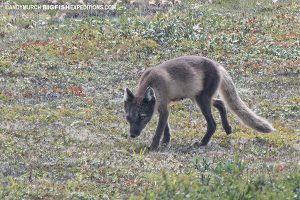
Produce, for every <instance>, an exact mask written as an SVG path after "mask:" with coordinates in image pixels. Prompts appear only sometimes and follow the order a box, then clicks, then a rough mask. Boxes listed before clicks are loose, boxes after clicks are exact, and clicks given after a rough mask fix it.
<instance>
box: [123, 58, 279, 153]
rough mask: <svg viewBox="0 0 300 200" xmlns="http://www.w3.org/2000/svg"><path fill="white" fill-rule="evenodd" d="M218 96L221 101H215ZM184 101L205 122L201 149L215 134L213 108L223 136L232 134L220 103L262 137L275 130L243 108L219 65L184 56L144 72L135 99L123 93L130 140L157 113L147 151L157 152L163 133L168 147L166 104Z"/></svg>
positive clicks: (126, 90)
mask: <svg viewBox="0 0 300 200" xmlns="http://www.w3.org/2000/svg"><path fill="white" fill-rule="evenodd" d="M218 93H220V95H221V97H222V100H220V99H214V96H215V95H217V94H218ZM185 98H190V99H192V100H193V101H194V102H196V103H197V104H198V106H199V107H200V109H201V111H202V113H203V115H204V117H205V119H206V121H207V131H206V134H205V135H204V137H203V139H202V140H201V143H200V145H201V146H205V145H207V143H208V142H209V140H210V138H211V137H212V135H213V134H214V132H215V130H216V122H215V120H214V118H213V116H212V112H211V107H212V106H214V107H216V108H217V109H218V110H219V112H220V115H221V121H222V125H223V128H224V130H225V132H226V133H227V134H230V133H231V131H232V129H231V126H230V124H229V123H228V120H227V115H226V108H225V106H224V103H223V101H224V102H225V104H226V106H228V108H229V109H230V110H231V111H232V112H233V113H234V114H235V115H236V116H237V117H238V118H239V119H240V120H241V121H242V122H243V123H244V124H245V125H247V126H249V127H251V128H253V129H255V130H256V131H259V132H263V133H269V132H272V131H274V130H275V129H274V128H273V127H272V125H271V124H270V123H269V122H267V121H266V120H265V119H262V118H260V117H259V116H257V115H256V114H255V113H254V112H253V111H251V110H250V109H249V108H248V107H247V106H246V105H245V103H244V102H243V101H242V100H241V99H240V97H239V95H238V93H237V90H236V88H235V86H234V84H233V81H232V80H231V78H230V76H229V74H228V73H227V72H226V70H225V69H224V68H223V67H222V66H221V65H220V64H218V63H217V62H215V61H212V60H210V59H208V58H205V57H200V56H183V57H178V58H175V59H172V60H168V61H166V62H163V63H162V64H160V65H158V66H156V67H153V68H150V69H147V70H146V71H145V72H144V73H143V74H142V76H141V78H140V80H139V84H138V89H137V91H136V94H135V95H134V94H133V93H132V92H131V91H130V90H129V89H128V88H126V89H125V92H124V102H125V105H124V106H125V113H126V120H127V121H128V122H129V124H130V136H131V137H133V138H134V137H137V136H139V135H140V133H141V131H142V130H143V129H144V128H145V126H146V125H147V124H148V123H149V122H150V120H151V118H152V116H153V113H154V112H155V111H158V113H159V121H158V125H157V128H156V132H155V135H154V137H153V141H152V144H151V146H150V148H151V149H157V148H158V146H159V142H160V139H161V136H162V133H164V136H163V140H162V142H163V143H166V144H168V143H169V142H170V128H169V125H168V116H169V111H168V104H169V103H170V102H171V101H177V100H181V99H185Z"/></svg>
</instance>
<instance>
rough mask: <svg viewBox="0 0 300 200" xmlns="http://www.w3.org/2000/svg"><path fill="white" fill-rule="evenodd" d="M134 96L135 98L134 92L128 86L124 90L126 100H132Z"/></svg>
mask: <svg viewBox="0 0 300 200" xmlns="http://www.w3.org/2000/svg"><path fill="white" fill-rule="evenodd" d="M133 98H134V95H133V93H132V92H131V91H130V90H129V89H128V88H126V89H125V90H124V101H127V102H128V101H132V100H133Z"/></svg>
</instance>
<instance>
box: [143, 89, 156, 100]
mask: <svg viewBox="0 0 300 200" xmlns="http://www.w3.org/2000/svg"><path fill="white" fill-rule="evenodd" d="M155 99H156V97H155V93H154V90H153V88H152V87H148V88H147V89H146V92H145V100H146V101H148V102H150V101H155Z"/></svg>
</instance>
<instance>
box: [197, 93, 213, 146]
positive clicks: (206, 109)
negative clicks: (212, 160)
mask: <svg viewBox="0 0 300 200" xmlns="http://www.w3.org/2000/svg"><path fill="white" fill-rule="evenodd" d="M195 99H196V102H197V104H198V105H199V107H200V109H201V111H202V113H203V115H204V117H205V119H206V122H207V130H206V133H205V135H204V137H203V138H202V140H201V143H200V145H201V146H205V145H207V144H208V142H209V140H210V138H211V136H212V135H213V134H214V133H215V131H216V126H217V125H216V122H215V120H214V118H213V115H212V113H211V99H212V97H211V96H209V95H206V94H200V95H197V96H196V98H195Z"/></svg>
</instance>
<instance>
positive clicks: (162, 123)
mask: <svg viewBox="0 0 300 200" xmlns="http://www.w3.org/2000/svg"><path fill="white" fill-rule="evenodd" d="M168 117H169V112H168V110H167V109H162V110H160V111H159V120H158V124H157V128H156V131H155V135H154V137H153V140H152V144H151V146H150V150H156V149H157V148H158V146H159V142H160V138H161V136H162V133H163V132H164V130H165V128H166V126H167V121H168Z"/></svg>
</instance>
